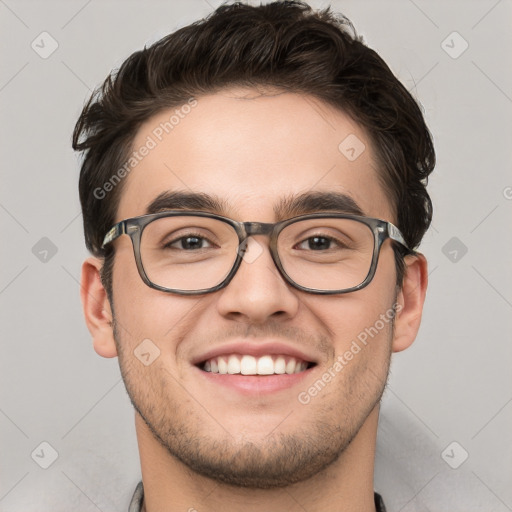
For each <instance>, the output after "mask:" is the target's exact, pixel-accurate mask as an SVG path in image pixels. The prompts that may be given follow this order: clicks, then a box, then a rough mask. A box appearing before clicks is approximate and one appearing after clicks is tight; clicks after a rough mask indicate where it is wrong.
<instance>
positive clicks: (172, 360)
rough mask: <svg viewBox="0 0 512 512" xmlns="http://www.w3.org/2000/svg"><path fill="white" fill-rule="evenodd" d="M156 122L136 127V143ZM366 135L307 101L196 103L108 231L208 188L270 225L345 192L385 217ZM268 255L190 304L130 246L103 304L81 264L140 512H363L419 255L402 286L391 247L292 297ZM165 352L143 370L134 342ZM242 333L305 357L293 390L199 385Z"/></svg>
mask: <svg viewBox="0 0 512 512" xmlns="http://www.w3.org/2000/svg"><path fill="white" fill-rule="evenodd" d="M169 115H170V112H162V113H160V114H158V115H157V116H155V117H154V118H152V119H150V120H149V121H148V122H146V123H145V124H144V125H143V126H142V127H141V128H140V130H139V132H138V134H137V137H136V139H135V142H134V148H138V147H140V146H141V145H142V144H144V141H145V140H146V138H147V136H148V135H151V133H152V130H154V128H155V127H156V126H158V124H159V123H160V122H162V121H164V120H166V119H168V118H169ZM349 134H355V135H356V136H357V137H358V138H359V139H360V140H362V141H363V142H364V143H365V145H366V150H365V151H364V152H363V153H362V154H361V155H360V156H359V158H357V159H356V160H354V161H352V162H351V161H349V160H348V159H347V158H345V156H344V155H343V154H342V153H341V152H340V151H339V150H338V145H339V144H340V142H341V141H342V140H343V139H345V137H347V136H348V135H349ZM378 172H379V171H378V169H377V164H376V161H375V159H374V155H373V151H372V148H371V144H370V142H369V141H368V137H367V136H366V134H365V133H364V131H363V130H362V129H361V128H360V127H359V126H358V125H357V124H356V123H354V122H353V121H352V120H351V119H350V118H349V117H347V116H346V115H345V114H344V113H343V112H340V111H338V110H335V109H333V108H332V107H329V106H327V105H326V104H323V103H322V102H320V101H318V100H315V99H313V98H312V97H308V96H303V95H298V94H292V93H280V94H274V93H273V94H270V93H269V92H268V91H267V95H265V96H261V95H259V94H258V93H257V91H255V90H251V89H230V90H224V91H221V92H219V93H216V94H214V95H210V96H204V97H200V98H198V105H197V107H195V108H194V109H193V110H192V111H191V113H190V114H189V115H187V116H186V117H185V118H184V119H183V120H181V121H180V123H179V125H177V126H176V127H175V128H174V129H173V131H172V132H170V133H169V134H168V135H166V136H165V138H164V139H163V141H162V142H161V143H159V144H158V145H157V147H156V148H155V149H153V150H152V151H151V152H150V153H149V155H148V156H146V157H145V158H144V159H143V160H142V161H141V162H140V163H139V165H138V166H137V167H136V168H134V170H133V171H132V172H131V173H130V175H129V176H128V177H127V178H126V183H125V184H124V185H125V186H124V189H123V192H122V196H121V200H120V204H119V209H118V212H117V220H116V222H117V221H120V220H122V219H125V218H129V217H135V216H138V215H142V214H144V213H145V209H146V207H147V205H148V204H149V203H150V202H151V201H152V200H153V199H154V198H155V197H157V196H158V195H159V194H160V193H162V192H164V191H169V190H182V191H190V190H192V191H194V192H205V193H209V194H216V195H217V196H219V197H221V198H223V199H225V200H226V202H227V203H228V205H229V209H228V210H227V211H226V212H224V213H225V215H227V216H230V217H231V218H233V219H235V220H240V221H260V222H275V221H276V220H277V219H275V217H274V212H273V205H274V204H275V203H276V202H277V201H278V200H279V199H281V198H282V197H285V196H289V195H298V194H301V193H303V192H307V191H337V192H342V193H345V194H347V195H349V196H351V197H352V198H353V199H354V200H355V201H356V202H357V203H358V204H359V206H360V207H361V208H362V210H363V212H364V214H365V215H367V216H370V217H377V218H381V219H384V220H389V221H391V222H393V221H395V215H394V208H393V205H392V204H390V201H389V199H388V193H387V192H386V191H385V190H384V189H383V187H382V185H381V183H380V181H379V179H378ZM254 239H255V240H256V241H257V242H258V244H259V245H260V247H262V248H263V249H264V250H263V251H262V253H261V254H260V255H259V256H258V257H257V258H256V259H255V260H254V261H253V262H252V263H246V262H243V263H242V265H241V268H240V269H239V271H238V273H237V274H236V276H235V277H234V279H233V280H232V281H231V282H230V284H229V285H228V286H227V287H226V288H224V289H222V290H219V291H217V292H215V293H211V294H206V295H202V296H195V297H184V296H178V295H174V294H166V293H162V292H160V291H157V290H154V289H151V288H149V287H148V286H146V285H145V284H144V283H143V281H142V280H141V278H140V276H139V274H138V272H137V269H136V266H135V260H134V256H133V249H132V245H131V241H130V239H129V237H127V236H122V237H120V238H119V239H118V240H116V242H115V244H116V245H115V246H116V257H115V263H114V273H113V306H114V309H115V321H114V322H112V311H113V309H112V307H111V304H110V303H109V301H108V298H107V295H106V292H105V290H104V288H103V286H102V284H101V281H100V278H99V270H100V268H101V265H102V261H101V260H98V259H96V258H89V259H88V260H87V261H86V262H85V263H84V265H83V274H82V301H83V305H84V312H85V318H86V321H87V325H88V327H89V330H90V332H91V334H92V337H93V340H94V348H95V350H96V352H97V353H98V354H100V355H101V356H104V357H114V356H119V363H120V366H121V369H122V373H123V377H124V381H125V385H126V387H127V390H128V392H129V395H130V397H131V400H132V403H133V404H134V406H135V408H136V414H135V422H136V430H137V438H138V443H139V452H140V459H141V468H142V477H143V481H144V488H145V509H146V510H147V512H157V511H163V510H165V511H178V510H189V509H192V510H193V509H196V510H197V511H200V512H203V511H217V510H223V511H225V512H230V511H239V510H248V511H254V512H257V511H268V510H280V511H303V510H308V511H309V512H315V511H320V510H322V511H323V512H329V511H340V510H347V511H348V510H350V511H354V510H357V511H371V510H374V504H373V463H374V456H375V440H376V432H377V424H378V409H379V400H380V397H381V395H382V392H383V389H384V386H385V383H386V379H387V375H388V370H389V362H390V356H391V353H392V352H398V351H400V350H403V349H405V348H407V347H408V346H409V345H410V344H411V343H412V342H413V340H414V338H415V336H416V334H417V331H418V328H419V324H420V320H421V312H422V307H423V302H424V298H425V291H426V286H427V266H426V261H425V259H424V257H423V256H421V255H418V256H414V257H412V256H411V257H407V258H406V272H405V278H404V282H403V286H402V288H401V289H397V287H396V273H395V262H394V256H393V251H392V247H391V244H390V241H386V242H385V244H384V245H383V247H382V249H381V253H380V259H379V265H378V268H377V272H376V275H375V277H374V279H373V281H372V282H371V283H370V285H368V286H367V287H366V288H364V289H362V290H359V291H357V292H353V293H349V294H345V295H331V296H321V295H313V294H308V293H306V292H302V291H299V290H296V289H295V288H293V287H292V286H290V285H289V284H287V283H286V282H285V281H284V280H283V278H282V277H281V276H280V274H279V273H278V271H277V269H276V268H275V266H274V264H273V262H272V260H271V256H270V253H269V251H268V245H267V244H268V239H267V238H266V237H265V236H261V235H258V236H255V238H254ZM395 302H396V303H397V304H399V309H400V312H399V313H398V314H397V316H396V318H395V321H394V328H392V327H391V324H386V326H385V327H384V328H383V329H382V330H380V331H379V333H378V335H376V336H375V337H374V338H372V340H371V342H370V343H368V344H367V345H366V346H365V347H364V348H363V349H362V350H361V351H360V352H359V353H358V354H357V355H355V356H354V358H353V359H352V360H351V361H350V362H349V363H348V364H347V365H346V366H345V367H344V369H343V371H341V372H339V373H338V374H337V376H336V378H335V379H333V380H332V382H330V383H328V384H327V385H326V386H325V388H324V389H323V390H322V391H321V392H320V393H318V395H317V396H315V397H314V398H312V399H311V402H310V403H309V404H307V405H304V404H301V403H300V402H299V401H298V400H297V395H298V393H299V392H300V391H304V390H307V389H308V387H309V386H311V385H312V384H313V383H314V382H315V381H316V380H317V379H319V378H320V377H321V376H322V374H323V373H324V372H325V371H327V369H328V368H330V367H332V366H333V364H334V362H335V360H336V358H337V357H338V356H340V355H342V354H344V353H345V352H346V351H347V350H348V349H349V348H350V346H351V343H352V341H353V340H354V339H356V337H357V335H358V334H359V333H361V332H362V331H364V329H365V328H367V327H370V326H372V325H374V324H375V322H376V320H378V319H379V315H381V314H383V313H385V312H386V311H388V310H389V309H390V308H391V307H392V306H393V304H395ZM148 338H149V339H150V340H152V342H153V343H154V344H155V345H156V346H158V349H159V350H160V356H159V357H158V358H157V359H156V360H155V361H154V362H153V363H152V364H151V365H149V366H144V365H143V364H141V363H140V361H139V360H138V359H137V358H136V357H135V356H134V353H133V351H134V350H135V348H136V347H137V346H138V345H139V344H140V343H141V341H142V340H144V339H148ZM235 338H237V339H250V340H251V341H256V342H259V341H261V342H263V341H265V340H268V339H269V338H272V339H279V340H281V341H285V342H287V343H290V344H292V345H296V346H298V347H299V348H303V349H304V350H307V351H308V352H309V353H312V354H314V355H315V357H316V359H317V361H318V365H317V366H316V367H315V369H314V370H313V372H312V373H311V375H310V377H309V378H308V379H307V381H305V382H304V383H301V384H300V385H299V386H297V387H294V388H292V389H288V390H285V391H279V392H278V393H274V394H273V395H267V396H254V397H253V398H252V397H251V398H247V397H243V396H241V395H240V394H238V393H237V392H236V391H234V390H233V391H232V390H230V389H227V388H226V389H225V388H222V389H220V388H219V387H217V386H206V385H205V382H206V381H205V379H204V378H202V377H200V376H198V374H197V372H196V371H191V362H190V361H191V359H192V358H193V357H194V356H197V355H198V354H201V353H204V352H205V351H206V350H209V349H210V348H212V347H216V346H219V345H221V344H223V343H225V342H229V341H232V340H234V339H235Z"/></svg>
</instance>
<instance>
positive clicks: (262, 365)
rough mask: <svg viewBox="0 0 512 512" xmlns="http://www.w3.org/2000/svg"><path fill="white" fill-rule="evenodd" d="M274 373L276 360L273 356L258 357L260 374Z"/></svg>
mask: <svg viewBox="0 0 512 512" xmlns="http://www.w3.org/2000/svg"><path fill="white" fill-rule="evenodd" d="M273 373H274V361H272V357H271V356H263V357H260V358H259V359H258V375H272V374H273Z"/></svg>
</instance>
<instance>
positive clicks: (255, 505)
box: [135, 405, 379, 512]
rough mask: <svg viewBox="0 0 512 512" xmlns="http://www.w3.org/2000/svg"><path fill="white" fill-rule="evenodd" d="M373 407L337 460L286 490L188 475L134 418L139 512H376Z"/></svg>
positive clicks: (182, 466) (374, 414)
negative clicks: (140, 499) (140, 490)
mask: <svg viewBox="0 0 512 512" xmlns="http://www.w3.org/2000/svg"><path fill="white" fill-rule="evenodd" d="M378 414H379V411H378V405H377V406H376V407H375V409H374V410H373V411H372V412H371V413H370V415H369V416H368V418H367V419H366V421H365V423H364V424H363V426H362V427H361V429H360V430H359V432H358V433H357V435H356V436H355V438H354V439H353V440H352V442H351V443H350V444H349V446H348V447H347V448H346V450H345V451H344V452H343V453H342V454H341V455H340V457H339V458H338V459H337V460H336V461H335V462H334V463H332V464H331V465H330V466H329V467H328V468H326V469H325V470H323V471H321V472H320V473H318V474H316V475H315V476H314V477H312V478H310V479H308V480H305V481H302V482H298V483H296V484H293V485H289V486H287V487H282V488H275V489H250V488H240V487H233V486H229V485H226V484H224V483H222V482H217V481H214V480H211V479H209V478H206V477H203V476H202V475H199V474H197V473H194V472H192V471H191V470H190V469H189V468H188V467H187V466H185V465H184V464H183V463H182V462H180V461H179V460H177V459H175V458H174V457H173V456H172V455H170V454H169V452H168V451H167V450H166V449H165V448H164V447H163V446H162V445H161V444H160V442H159V441H158V440H157V439H156V438H155V437H154V436H153V434H152V433H151V432H150V430H149V429H148V427H147V425H146V424H145V423H144V421H143V420H142V418H141V417H140V416H139V415H138V414H137V413H136V421H135V425H136V430H137V440H138V444H139V452H140V460H141V469H142V480H143V483H144V507H145V508H143V511H144V512H157V511H160V510H166V511H168V512H175V511H183V510H188V511H190V512H194V511H196V512H197V511H200V512H208V511H217V510H222V511H223V512H235V511H236V512H238V511H239V510H245V511H247V512H264V511H265V512H266V511H268V510H288V511H290V512H295V511H297V512H298V511H304V510H307V511H308V512H320V511H322V512H342V511H353V510H357V511H360V512H375V506H374V498H373V471H374V457H375V442H376V435H377V423H378Z"/></svg>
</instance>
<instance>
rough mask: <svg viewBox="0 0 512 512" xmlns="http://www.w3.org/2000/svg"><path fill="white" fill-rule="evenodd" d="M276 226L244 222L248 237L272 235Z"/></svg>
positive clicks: (265, 223)
mask: <svg viewBox="0 0 512 512" xmlns="http://www.w3.org/2000/svg"><path fill="white" fill-rule="evenodd" d="M274 226H275V224H271V223H267V222H244V223H243V227H244V230H245V233H246V235H247V236H254V235H270V234H271V233H272V231H273V230H274Z"/></svg>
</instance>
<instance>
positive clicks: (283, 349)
mask: <svg viewBox="0 0 512 512" xmlns="http://www.w3.org/2000/svg"><path fill="white" fill-rule="evenodd" d="M229 354H241V355H250V356H254V357H261V356H265V355H284V356H291V357H295V358H296V359H302V360H303V361H306V362H308V363H315V364H316V363H317V362H318V361H317V359H316V358H315V356H313V355H312V354H309V353H306V352H304V351H302V350H300V349H298V348H297V347H294V346H291V345H289V344H287V343H283V342H272V341H266V342H263V341H260V342H254V341H235V342H231V343H226V344H225V345H219V346H218V347H215V348H212V349H210V350H208V351H207V352H204V353H203V354H201V355H198V356H196V357H194V358H193V359H192V364H194V365H198V364H200V363H204V362H205V361H208V360H209V359H212V358H214V357H218V356H223V355H229Z"/></svg>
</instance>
